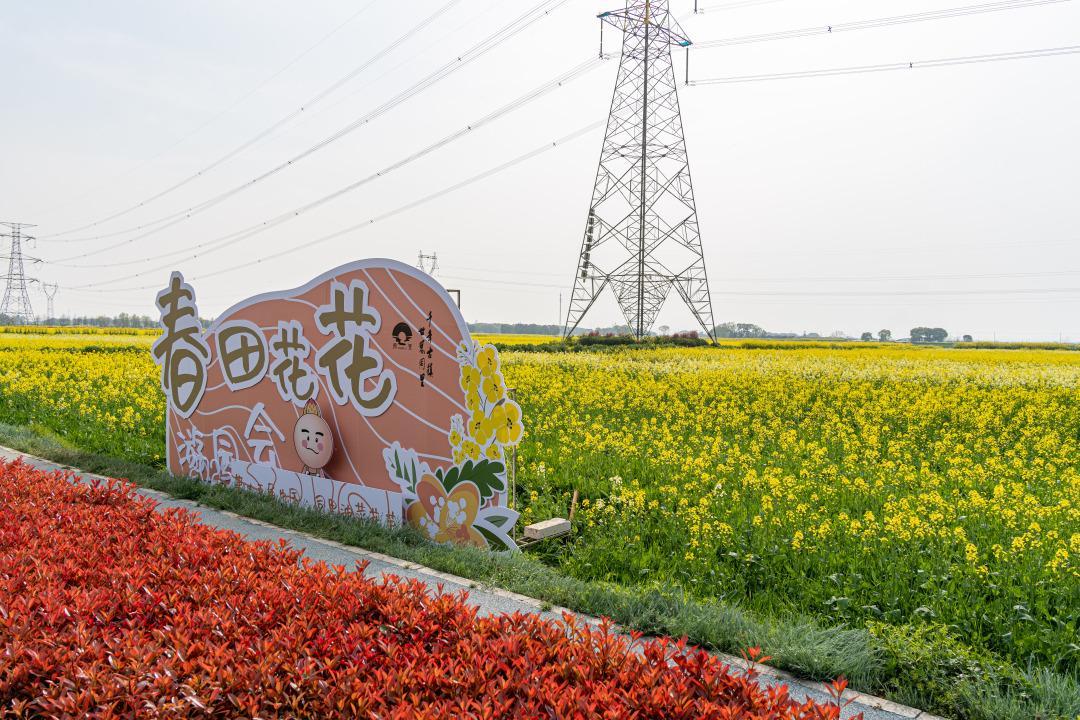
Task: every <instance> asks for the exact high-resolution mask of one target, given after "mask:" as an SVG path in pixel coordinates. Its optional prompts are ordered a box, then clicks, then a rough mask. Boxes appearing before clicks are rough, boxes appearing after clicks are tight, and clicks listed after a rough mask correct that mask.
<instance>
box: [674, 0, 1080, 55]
mask: <svg viewBox="0 0 1080 720" xmlns="http://www.w3.org/2000/svg"><path fill="white" fill-rule="evenodd" d="M1062 2H1071V0H1001V1H1000V2H986V3H979V4H977V5H965V6H962V7H953V8H945V9H942V10H929V11H927V12H920V13H912V14H910V15H893V16H890V17H882V18H872V19H869V20H857V21H854V22H846V23H835V24H828V25H815V26H813V27H806V28H797V29H794V30H782V31H780V32H773V33H760V34H755V35H740V36H737V37H730V38H722V39H719V40H706V41H705V42H700V43H694V48H695V49H699V50H701V49H709V48H718V47H731V46H734V45H746V44H749V43H759V42H771V41H774V40H791V39H795V38H804V37H812V36H815V35H833V34H836V33H841V32H850V31H852V30H871V29H875V28H883V27H892V26H894V25H903V24H907V23H917V22H927V21H931V20H943V19H947V18H955V17H964V16H967V15H978V14H982V13H990V12H1000V11H1002V10H1018V9H1022V8H1028V7H1037V6H1039V5H1053V4H1057V3H1062Z"/></svg>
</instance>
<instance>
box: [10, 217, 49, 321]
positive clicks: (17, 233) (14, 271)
mask: <svg viewBox="0 0 1080 720" xmlns="http://www.w3.org/2000/svg"><path fill="white" fill-rule="evenodd" d="M0 225H3V226H4V227H6V228H8V229H9V230H10V232H7V233H0V237H6V238H10V240H11V246H10V248H11V249H10V251H9V252H8V254H7V255H0V261H2V260H7V261H8V271H7V275H4V276H2V277H0V280H3V281H4V299H3V300H2V301H0V315H4V316H6V317H8V318H9V319H10V321H11V322H13V323H14V324H16V325H23V324H31V323H33V322H34V308H33V307H32V306H31V305H30V293H29V288H30V285H31V284H32V283H35V282H37V280H35V279H33V278H27V277H26V269H25V267H24V260H25V261H26V262H31V263H38V262H41V261H40V260H38V259H37V258H32V257H24V256H23V242H24V241H27V240H33V238H31V237H29V236H27V235H24V234H23V229H24V228H32V227H34V226H33V225H27V224H26V223H13V222H3V223H0Z"/></svg>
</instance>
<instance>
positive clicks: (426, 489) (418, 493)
mask: <svg viewBox="0 0 1080 720" xmlns="http://www.w3.org/2000/svg"><path fill="white" fill-rule="evenodd" d="M157 306H158V309H159V310H160V313H161V326H162V329H163V333H162V335H161V337H160V338H159V339H158V340H157V341H156V342H155V343H154V346H153V349H152V352H153V355H154V358H155V360H156V362H157V363H158V364H159V365H160V366H161V387H162V390H163V391H164V392H165V395H166V398H167V401H168V409H167V412H166V417H165V432H166V444H167V457H168V468H169V471H170V472H172V473H173V474H175V475H185V476H190V477H196V478H198V479H200V480H203V481H205V482H216V483H224V484H228V485H233V486H237V487H242V488H247V489H251V490H255V491H259V492H265V493H271V494H273V495H275V496H276V497H278V498H280V499H282V500H284V501H286V502H292V503H297V504H301V505H307V506H312V507H315V508H318V509H320V510H325V511H328V512H337V513H344V514H346V515H351V516H359V517H364V518H369V519H372V520H376V521H378V522H381V523H383V524H386V525H391V526H392V525H395V524H400V523H402V522H408V523H410V524H412V525H414V526H416V527H417V528H419V529H420V530H422V531H423V532H425V533H426V534H427V535H428V536H429V537H430V538H431V539H433V540H435V541H437V542H455V543H461V544H467V545H475V546H478V547H490V548H493V549H500V550H502V549H515V547H516V546H515V544H514V541H513V540H512V539H511V531H512V529H513V526H514V524H515V523H516V522H517V518H518V514H517V513H516V512H515V511H513V510H512V509H510V508H509V507H508V499H509V498H508V488H507V481H506V461H507V458H508V456H509V452H510V450H511V448H513V447H514V446H515V445H516V444H517V443H518V442H519V441H520V439H521V435H522V424H521V408H520V407H519V406H518V405H517V404H516V403H515V402H514V401H512V400H511V399H510V398H509V397H507V390H506V383H505V381H504V379H503V375H502V371H501V366H500V361H499V354H498V352H497V351H496V349H495V348H494V347H493V346H490V345H487V346H483V347H482V346H480V345H478V344H477V343H476V342H474V341H473V339H472V338H471V336H470V335H469V330H468V327H467V326H466V324H465V321H464V319H463V318H462V317H461V313H460V312H459V310H458V308H457V306H456V305H455V304H454V303H453V302H452V301H451V299H450V297H449V295H448V294H447V292H446V291H445V290H444V289H443V288H442V286H440V285H439V284H438V282H436V281H435V280H434V279H433V278H431V277H430V276H429V275H426V274H425V273H423V272H421V271H420V270H417V269H416V268H413V267H410V266H408V265H405V264H403V263H399V262H396V261H394V260H384V259H378V260H361V261H358V262H354V263H350V264H348V265H344V266H342V267H339V268H336V269H334V270H331V271H329V272H327V273H324V274H323V275H320V276H319V277H317V278H315V279H314V280H312V281H311V282H308V283H306V284H304V285H303V286H301V287H298V288H296V289H294V290H285V291H281V292H271V293H266V294H263V295H258V296H256V297H253V298H250V299H248V300H244V301H243V302H240V303H238V304H236V305H234V306H233V307H231V308H229V309H228V310H227V311H225V312H224V313H223V314H222V315H221V317H219V318H218V319H217V320H216V321H215V322H214V323H213V324H212V325H211V326H210V327H209V328H208V329H206V330H205V331H204V329H203V327H202V325H201V324H200V321H199V313H198V306H197V301H196V296H195V291H194V289H193V288H192V287H191V286H190V285H188V284H187V283H186V282H185V281H184V277H183V275H181V274H180V273H179V272H174V273H173V274H172V276H171V278H170V279H169V284H168V286H167V287H166V288H164V289H163V290H162V291H161V292H160V293H158V295H157Z"/></svg>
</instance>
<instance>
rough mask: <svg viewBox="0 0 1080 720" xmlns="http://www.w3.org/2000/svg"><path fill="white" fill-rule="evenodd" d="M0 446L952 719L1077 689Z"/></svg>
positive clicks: (922, 641)
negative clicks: (744, 655)
mask: <svg viewBox="0 0 1080 720" xmlns="http://www.w3.org/2000/svg"><path fill="white" fill-rule="evenodd" d="M0 442H2V443H3V444H5V445H7V446H9V447H13V448H16V449H18V450H20V451H22V452H27V453H31V454H34V455H39V456H41V457H45V458H48V459H50V460H52V461H54V462H58V463H62V464H65V465H71V466H74V467H78V468H81V469H83V470H85V471H87V472H92V473H97V474H101V475H106V476H109V477H120V478H126V479H129V480H131V481H132V482H134V483H136V484H138V485H141V486H143V487H147V488H151V489H154V490H160V491H162V492H165V493H168V494H169V495H172V496H173V497H177V498H182V499H187V500H194V501H197V502H199V503H201V504H203V505H206V506H208V507H212V508H215V509H218V510H228V511H230V512H234V513H237V514H238V515H243V516H245V517H250V518H255V519H258V520H262V521H264V522H268V523H271V524H274V525H277V526H280V527H283V528H289V529H291V530H297V531H300V532H304V533H308V534H310V535H314V536H316V537H321V538H325V539H329V540H334V541H337V542H340V543H343V544H346V545H351V546H355V547H362V548H365V549H368V550H372V551H375V552H380V553H384V554H386V555H391V556H393V557H397V558H401V559H405V560H410V561H412V562H416V563H420V564H422V565H426V566H428V567H431V568H435V569H436V570H441V571H443V572H448V573H452V574H455V575H459V576H462V577H466V578H470V579H472V580H475V581H478V582H483V583H487V584H490V585H493V586H496V587H501V588H504V589H507V590H511V591H513V592H517V593H521V594H523V595H527V596H530V597H534V598H537V599H539V600H542V601H545V602H548V603H551V604H553V605H562V606H565V607H568V608H571V609H573V610H575V611H578V612H582V613H586V614H590V615H602V616H606V617H609V618H611V619H612V620H614V621H615V622H617V623H619V624H620V625H622V626H624V627H627V628H633V629H636V630H639V631H641V632H644V633H646V634H656V635H670V636H675V637H679V636H683V635H685V636H687V637H688V638H689V639H690V641H691V642H694V643H696V644H698V645H701V646H703V647H707V648H711V649H715V650H720V651H724V652H729V653H739V652H740V651H741V650H743V649H744V648H747V647H750V646H754V645H758V646H761V647H763V648H764V649H765V650H766V652H768V653H769V654H770V655H772V656H773V660H772V662H771V664H772V665H774V666H776V667H779V668H782V669H785V670H789V671H791V672H792V673H795V674H796V675H799V676H800V677H808V678H812V679H831V678H834V677H837V676H839V675H844V676H846V677H847V678H848V679H849V680H851V683H852V686H853V687H855V688H860V689H864V690H866V691H870V692H879V693H884V694H886V696H888V697H891V698H892V699H894V700H896V701H898V702H903V703H906V704H910V705H913V706H915V707H920V708H924V709H928V710H930V711H932V712H937V713H942V714H946V715H949V716H953V717H957V718H970V719H972V720H1014V719H1015V720H1030V719H1031V718H1038V719H1042V720H1056V719H1063V720H1074V719H1075V718H1077V717H1080V681H1078V680H1077V678H1075V677H1071V676H1062V675H1056V674H1054V673H1050V672H1047V671H1034V672H1031V673H1025V672H1023V671H1021V670H1019V669H1016V668H1014V667H1012V666H1006V665H1002V664H1001V663H1000V662H998V661H996V660H993V659H986V658H982V657H978V656H975V655H973V654H972V652H971V651H970V650H969V649H968V648H966V647H964V646H962V645H958V644H956V643H955V641H952V640H950V639H949V638H948V637H934V636H928V635H927V634H925V633H923V634H920V633H918V632H913V633H912V634H911V635H910V636H909V635H907V634H905V632H904V631H902V630H901V631H899V632H898V631H897V629H895V628H893V629H891V631H889V629H887V628H886V629H884V630H883V631H882V632H881V633H872V632H871V631H869V630H866V629H861V628H842V627H841V628H822V627H820V626H818V625H816V624H815V623H813V622H812V621H809V620H805V619H801V618H790V617H789V618H771V619H769V621H768V622H762V621H761V620H758V619H757V618H755V617H753V616H752V615H751V614H749V613H748V612H746V611H745V610H743V609H741V608H739V607H737V606H734V605H729V604H724V603H720V602H711V603H701V602H697V601H694V600H690V599H688V598H686V597H685V596H684V595H682V594H681V593H679V592H678V591H677V590H663V591H662V590H641V589H627V588H623V587H620V586H616V585H612V584H608V583H599V582H590V581H584V580H579V579H575V578H571V577H568V576H566V575H563V574H561V573H559V572H558V571H557V570H555V569H553V568H551V567H549V566H547V565H545V564H544V563H542V562H540V561H539V560H538V559H536V558H534V557H531V556H529V555H525V554H514V555H510V554H492V553H489V552H485V551H480V550H476V549H471V548H459V547H451V546H444V545H434V544H432V543H430V542H428V541H427V540H426V539H425V538H424V537H422V536H421V535H419V534H418V533H416V532H415V531H413V530H411V529H409V528H399V529H394V530H388V529H386V528H383V527H381V526H378V525H375V524H373V523H367V522H363V521H358V520H355V519H351V518H346V517H343V516H336V515H330V514H325V513H320V512H317V511H314V510H309V509H305V508H301V507H297V506H292V505H287V504H285V503H282V502H280V501H279V500H277V499H276V498H274V497H272V496H269V495H261V494H257V493H251V492H246V491H243V490H237V489H235V488H229V487H224V486H220V485H208V484H204V483H200V482H197V481H194V480H191V479H189V478H178V477H174V476H172V475H170V474H168V473H167V472H163V471H162V470H160V469H157V468H154V467H150V466H147V465H142V464H138V463H134V462H129V461H125V460H121V459H118V458H113V457H108V456H104V455H98V454H94V453H88V452H85V451H82V450H80V449H78V448H75V447H72V446H71V445H70V444H67V443H65V442H64V441H63V439H62V438H60V437H58V436H56V435H55V434H54V433H51V432H49V431H48V430H46V429H43V428H39V427H35V428H26V427H19V426H13V425H6V424H0Z"/></svg>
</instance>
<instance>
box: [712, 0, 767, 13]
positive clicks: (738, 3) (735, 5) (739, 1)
mask: <svg viewBox="0 0 1080 720" xmlns="http://www.w3.org/2000/svg"><path fill="white" fill-rule="evenodd" d="M783 1H784V0H735V1H734V2H727V3H722V4H720V5H707V6H705V7H698V6H697V3H696V2H695V3H694V12H695V13H697V14H702V13H708V12H722V11H724V10H741V9H742V8H748V7H757V6H759V5H772V4H773V3H778V2H783Z"/></svg>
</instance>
